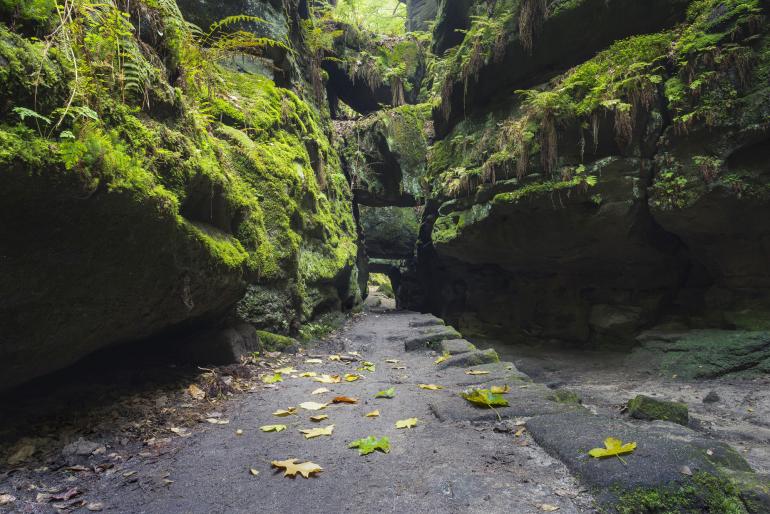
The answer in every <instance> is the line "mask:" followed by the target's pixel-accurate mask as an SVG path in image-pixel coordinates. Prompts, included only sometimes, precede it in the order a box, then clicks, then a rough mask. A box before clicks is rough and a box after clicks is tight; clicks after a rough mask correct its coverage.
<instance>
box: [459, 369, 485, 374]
mask: <svg viewBox="0 0 770 514" xmlns="http://www.w3.org/2000/svg"><path fill="white" fill-rule="evenodd" d="M465 374H466V375H489V371H481V370H477V369H469V370H467V371H466V372H465Z"/></svg>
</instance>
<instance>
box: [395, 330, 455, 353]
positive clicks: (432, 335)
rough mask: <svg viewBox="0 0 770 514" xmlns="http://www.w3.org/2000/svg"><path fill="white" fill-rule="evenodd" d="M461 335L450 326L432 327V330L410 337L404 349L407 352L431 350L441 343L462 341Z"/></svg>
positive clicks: (405, 342)
mask: <svg viewBox="0 0 770 514" xmlns="http://www.w3.org/2000/svg"><path fill="white" fill-rule="evenodd" d="M460 338H462V336H461V335H460V333H459V332H458V331H457V330H455V329H454V328H452V327H450V326H443V325H441V326H436V327H435V328H434V327H431V330H428V331H426V332H422V333H420V334H417V335H415V336H412V337H409V338H407V339H406V341H404V348H405V349H406V351H407V352H412V351H415V350H422V349H426V348H429V347H430V346H431V345H433V344H437V343H440V342H441V341H444V340H448V339H460Z"/></svg>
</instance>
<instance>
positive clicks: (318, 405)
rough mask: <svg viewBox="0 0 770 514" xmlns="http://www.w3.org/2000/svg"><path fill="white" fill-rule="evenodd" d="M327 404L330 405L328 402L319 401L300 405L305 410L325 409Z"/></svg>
mask: <svg viewBox="0 0 770 514" xmlns="http://www.w3.org/2000/svg"><path fill="white" fill-rule="evenodd" d="M327 405H328V404H327V403H317V402H303V403H300V404H299V406H300V407H302V408H303V409H305V410H321V409H325V408H326V406H327Z"/></svg>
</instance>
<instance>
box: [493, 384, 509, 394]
mask: <svg viewBox="0 0 770 514" xmlns="http://www.w3.org/2000/svg"><path fill="white" fill-rule="evenodd" d="M489 390H490V391H491V392H493V393H494V394H506V393H510V392H511V387H510V386H509V385H504V386H492V387H490V388H489Z"/></svg>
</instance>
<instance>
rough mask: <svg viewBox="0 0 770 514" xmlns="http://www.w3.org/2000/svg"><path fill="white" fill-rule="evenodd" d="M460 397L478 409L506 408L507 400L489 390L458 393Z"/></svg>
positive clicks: (470, 390)
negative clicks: (478, 407)
mask: <svg viewBox="0 0 770 514" xmlns="http://www.w3.org/2000/svg"><path fill="white" fill-rule="evenodd" d="M460 396H462V397H463V398H465V399H466V400H468V401H469V402H471V403H472V404H474V405H478V406H480V407H490V408H491V407H507V406H508V400H506V399H505V398H503V396H502V395H500V394H497V393H493V392H492V391H490V390H489V389H468V390H466V391H463V392H462V393H460Z"/></svg>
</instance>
